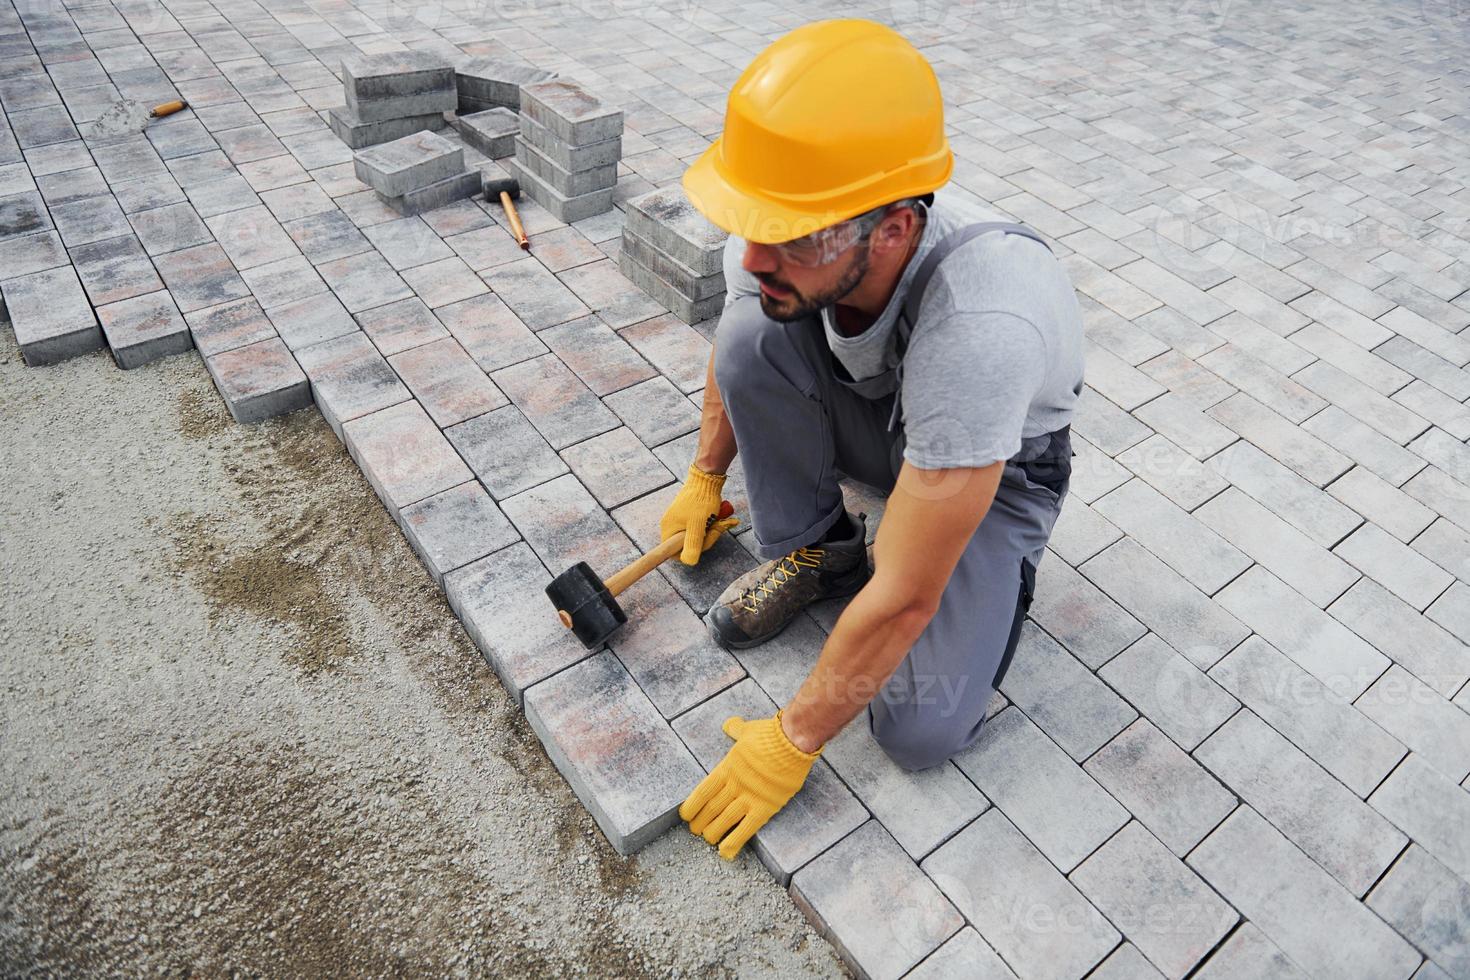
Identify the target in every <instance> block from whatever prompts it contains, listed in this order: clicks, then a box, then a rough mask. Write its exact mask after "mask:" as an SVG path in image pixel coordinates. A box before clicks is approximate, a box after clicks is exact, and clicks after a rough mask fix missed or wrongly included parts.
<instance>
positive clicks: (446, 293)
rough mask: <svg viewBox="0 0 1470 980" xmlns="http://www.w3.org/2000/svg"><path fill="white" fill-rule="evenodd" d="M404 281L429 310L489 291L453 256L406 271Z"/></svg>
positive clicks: (467, 267)
mask: <svg viewBox="0 0 1470 980" xmlns="http://www.w3.org/2000/svg"><path fill="white" fill-rule="evenodd" d="M403 279H404V281H405V282H407V283H408V285H409V287H410V288H412V289H413V291H414V292H415V293H417V294H418V296H419V298H420V299H422V300H423V301H424V302H425V303H426V304H428V305H429V306H430V307H432V308H438V307H440V306H447V305H449V304H450V303H456V302H459V301H461V300H466V299H469V298H470V297H472V296H478V295H480V294H482V293H488V292H489V290H488V289H487V288H486V287H485V283H484V282H483V281H482V280H481V279H480V277H479V276H477V275H475V274H474V272H472V271H471V270H470V267H469V266H467V265H465V264H464V262H462V261H460V260H459V259H458V258H456V257H454V256H450V257H449V258H447V259H440V260H439V261H438V262H430V263H429V264H427V265H420V266H415V267H414V268H412V269H405V270H404V272H403Z"/></svg>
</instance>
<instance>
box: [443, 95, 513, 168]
mask: <svg viewBox="0 0 1470 980" xmlns="http://www.w3.org/2000/svg"><path fill="white" fill-rule="evenodd" d="M457 126H458V128H459V134H460V136H461V137H463V138H464V141H465V145H466V146H470V147H473V148H474V149H476V150H479V151H480V152H481V153H483V154H485V156H487V157H489V158H490V159H492V160H497V159H500V158H501V157H508V156H510V155H511V154H513V153H514V152H515V136H516V134H517V133H519V132H520V128H521V126H520V120H519V118H518V117H517V115H516V113H515V111H514V110H513V109H507V108H506V107H504V106H497V107H495V108H493V109H486V110H484V111H483V112H471V113H464V112H461V113H460V114H459V117H458V121H457Z"/></svg>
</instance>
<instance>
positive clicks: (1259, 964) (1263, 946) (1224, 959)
mask: <svg viewBox="0 0 1470 980" xmlns="http://www.w3.org/2000/svg"><path fill="white" fill-rule="evenodd" d="M1195 977H1196V978H1199V980H1233V978H1235V977H1258V978H1259V980H1308V977H1307V975H1306V974H1305V973H1303V972H1302V971H1301V970H1300V969H1298V968H1297V966H1296V965H1295V964H1294V963H1292V962H1291V960H1289V959H1287V958H1286V954H1285V953H1283V952H1281V950H1279V949H1277V948H1276V945H1275V944H1274V943H1273V942H1271V940H1269V939H1267V938H1266V935H1265V933H1263V932H1261V930H1260V929H1258V928H1257V927H1256V925H1255V923H1252V922H1242V923H1241V924H1240V928H1238V929H1236V930H1235V932H1233V933H1231V935H1230V938H1229V939H1227V940H1225V942H1223V943H1221V944H1220V948H1219V949H1217V950H1215V952H1214V953H1213V954H1211V955H1210V958H1209V959H1208V960H1206V961H1205V965H1204V966H1202V967H1200V969H1199V972H1197V973H1196V974H1195Z"/></svg>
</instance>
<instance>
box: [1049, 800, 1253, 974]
mask: <svg viewBox="0 0 1470 980" xmlns="http://www.w3.org/2000/svg"><path fill="white" fill-rule="evenodd" d="M1071 881H1072V884H1073V885H1075V886H1076V887H1077V888H1078V889H1079V890H1080V891H1081V892H1082V894H1083V895H1085V896H1086V897H1087V899H1088V901H1090V902H1091V903H1092V904H1093V905H1094V906H1096V907H1097V908H1098V909H1099V910H1100V911H1101V912H1102V913H1103V914H1104V915H1106V916H1107V917H1108V920H1109V921H1110V922H1112V923H1113V925H1114V926H1116V927H1117V928H1119V929H1121V930H1122V932H1123V935H1124V936H1126V937H1127V938H1128V939H1129V940H1131V941H1132V942H1133V943H1134V945H1135V946H1136V947H1137V948H1138V949H1139V950H1140V951H1141V952H1142V953H1143V954H1144V955H1145V956H1146V957H1147V958H1148V959H1149V960H1151V961H1152V962H1153V963H1154V964H1155V965H1156V966H1157V967H1158V968H1159V969H1160V970H1161V971H1162V972H1163V973H1164V974H1165V975H1167V976H1171V977H1182V976H1184V975H1185V974H1187V973H1189V971H1190V970H1192V969H1193V968H1194V966H1195V965H1196V964H1197V963H1199V961H1200V960H1201V959H1203V958H1204V957H1205V956H1206V955H1207V954H1208V953H1209V952H1210V951H1211V950H1212V949H1214V947H1215V944H1216V943H1218V942H1219V941H1220V940H1221V939H1222V938H1224V936H1225V934H1226V933H1228V932H1229V931H1230V929H1231V927H1232V926H1234V925H1235V923H1236V922H1237V921H1239V919H1240V917H1239V916H1238V915H1237V914H1236V912H1235V910H1234V909H1232V908H1231V907H1230V906H1229V905H1227V904H1226V903H1225V902H1224V901H1223V900H1221V898H1220V897H1219V896H1218V895H1216V894H1215V893H1214V892H1213V891H1211V890H1210V887H1209V886H1208V885H1206V884H1205V883H1204V882H1203V881H1202V880H1200V878H1199V876H1198V875H1196V874H1195V873H1194V872H1193V871H1190V870H1189V869H1188V868H1187V867H1185V866H1184V863H1183V862H1182V861H1180V860H1179V859H1178V858H1176V857H1175V856H1174V855H1172V854H1170V853H1169V851H1168V849H1167V848H1165V847H1164V845H1163V844H1161V843H1159V841H1158V840H1157V839H1155V838H1154V836H1153V835H1152V834H1150V833H1149V832H1148V831H1147V830H1144V829H1143V826H1142V825H1141V824H1139V823H1138V822H1136V821H1134V822H1131V823H1129V824H1128V825H1127V826H1126V827H1124V828H1123V829H1122V830H1120V831H1118V833H1117V834H1116V835H1115V836H1114V837H1112V838H1111V839H1110V840H1109V841H1108V842H1107V843H1105V844H1104V845H1103V846H1102V847H1100V848H1098V849H1097V851H1095V852H1094V853H1093V854H1092V856H1091V857H1089V858H1088V859H1087V860H1086V861H1084V862H1083V863H1082V864H1081V865H1079V866H1078V868H1077V870H1075V871H1073V872H1072V874H1071Z"/></svg>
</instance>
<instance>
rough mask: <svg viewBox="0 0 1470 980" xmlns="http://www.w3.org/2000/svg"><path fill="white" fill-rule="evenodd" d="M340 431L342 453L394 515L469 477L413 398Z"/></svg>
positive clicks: (365, 416)
mask: <svg viewBox="0 0 1470 980" xmlns="http://www.w3.org/2000/svg"><path fill="white" fill-rule="evenodd" d="M363 339H364V342H365V341H366V338H363ZM374 354H376V351H374ZM342 434H343V442H345V443H346V445H347V451H348V453H349V454H350V455H351V456H352V458H353V460H355V461H356V462H357V465H358V466H359V467H361V468H362V471H363V475H364V476H366V477H367V478H368V482H369V483H370V484H372V487H373V489H374V490H375V491H377V494H378V497H379V499H381V500H382V501H383V504H384V505H385V506H386V507H387V508H388V510H389V512H390V513H392V514H393V516H394V517H395V518H397V516H398V512H399V509H400V508H403V507H406V506H408V505H409V504H412V503H417V502H418V501H420V500H423V499H424V498H425V497H431V496H433V495H434V494H436V493H439V492H440V491H442V490H448V489H449V488H450V487H454V486H458V485H459V484H461V483H464V482H465V481H466V480H469V479H471V476H472V474H471V473H470V471H469V468H468V467H467V466H465V464H464V461H463V460H462V459H460V458H459V455H458V454H457V453H455V451H454V448H453V447H452V446H450V445H449V442H448V441H447V440H446V439H445V438H444V436H443V434H441V433H440V432H439V429H438V428H437V427H436V426H435V425H434V423H433V421H431V420H430V418H429V416H428V415H427V414H426V413H425V412H424V410H423V409H422V408H420V407H419V405H418V403H417V402H413V401H407V402H403V403H401V404H398V405H394V406H393V407H392V408H384V409H381V410H379V411H376V412H373V413H372V414H371V415H364V416H361V417H360V418H356V419H353V420H351V421H349V422H344V423H343V424H342Z"/></svg>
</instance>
